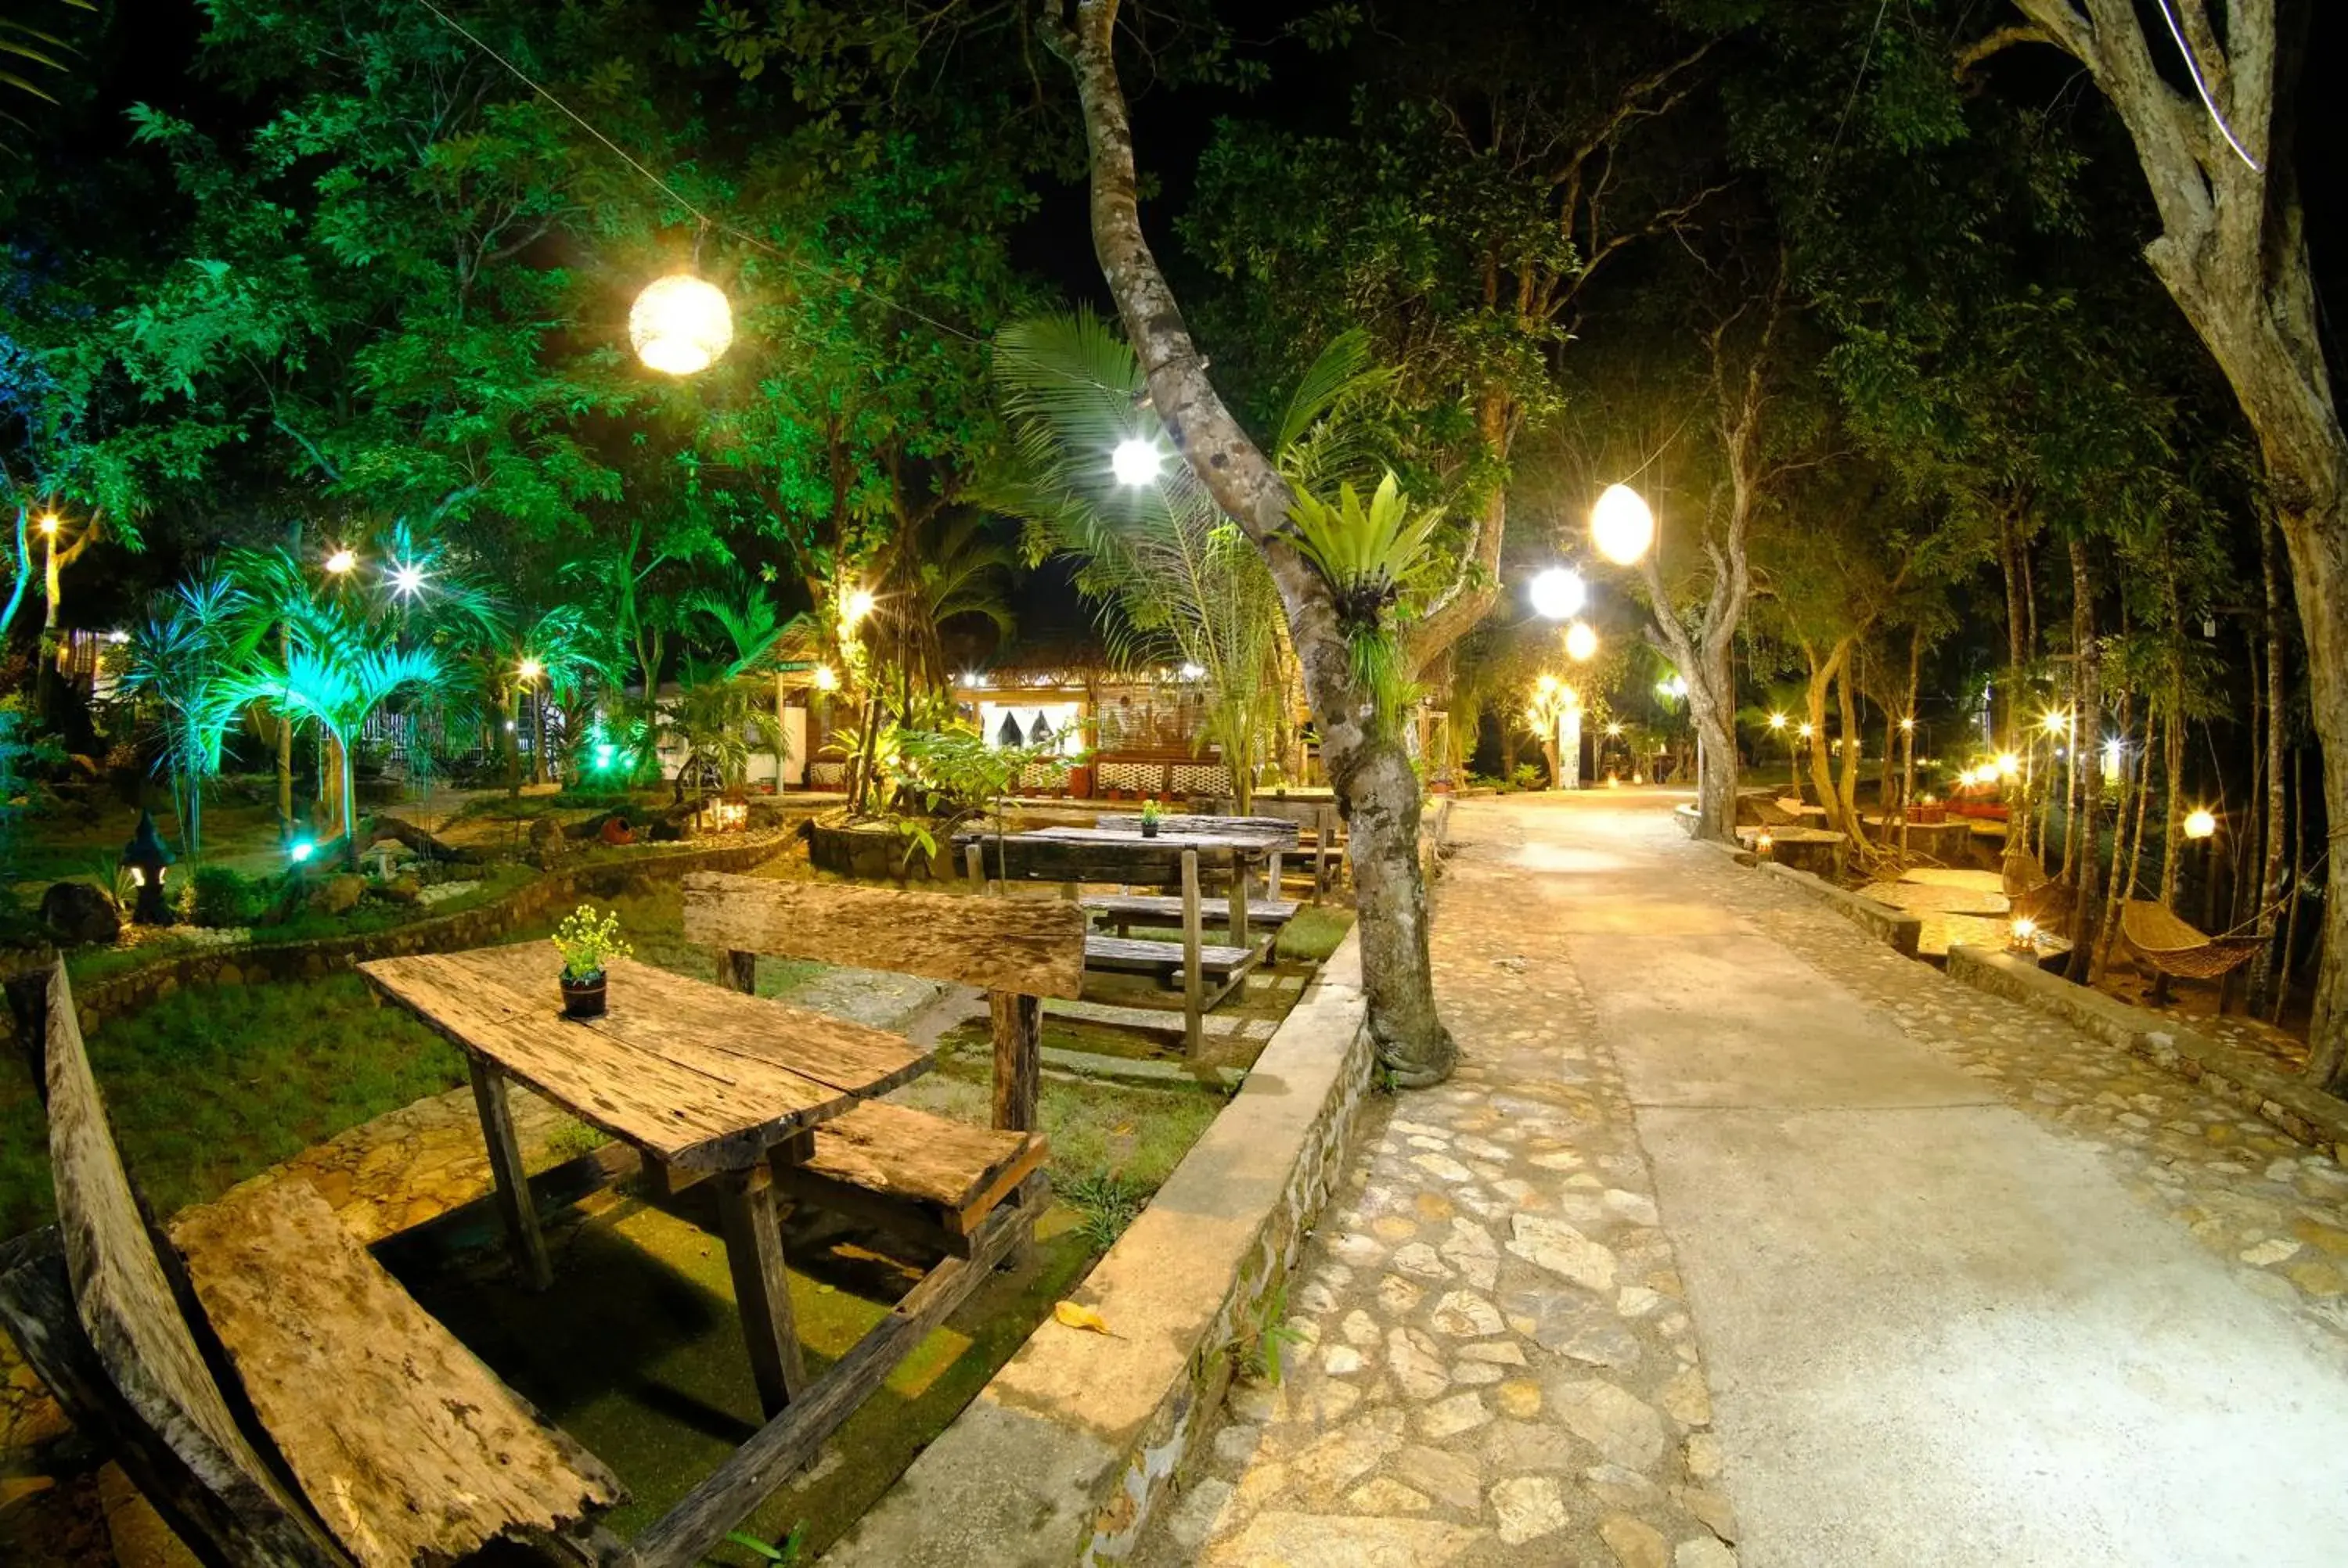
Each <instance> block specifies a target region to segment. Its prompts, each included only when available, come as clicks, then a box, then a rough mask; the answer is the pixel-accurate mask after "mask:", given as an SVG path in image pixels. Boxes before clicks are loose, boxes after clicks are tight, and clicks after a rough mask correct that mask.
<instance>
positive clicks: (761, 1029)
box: [359, 942, 934, 1416]
mask: <svg viewBox="0 0 2348 1568" xmlns="http://www.w3.org/2000/svg"><path fill="white" fill-rule="evenodd" d="M359 972H360V973H361V974H363V975H365V976H366V978H367V979H368V980H369V981H370V982H372V983H373V984H374V985H375V986H376V989H378V990H380V991H382V992H383V993H384V995H385V996H386V997H388V998H390V999H392V1000H394V1001H396V1002H397V1003H399V1004H400V1005H401V1006H402V1007H405V1008H406V1009H407V1010H408V1011H410V1012H412V1013H414V1014H415V1015H416V1016H417V1018H418V1019H420V1020H423V1022H424V1023H425V1024H426V1025H427V1026H428V1027H429V1028H431V1029H432V1030H434V1031H435V1032H437V1033H438V1034H439V1035H441V1036H442V1037H443V1038H444V1039H446V1040H448V1041H449V1042H450V1043H452V1044H454V1045H456V1046H457V1047H458V1049H460V1050H463V1051H464V1052H465V1058H466V1061H467V1064H468V1065H469V1068H470V1069H471V1072H472V1081H473V1099H474V1103H475V1105H476V1107H477V1108H478V1109H479V1112H480V1117H481V1132H482V1136H483V1137H484V1139H485V1140H486V1141H487V1143H488V1144H489V1165H490V1169H491V1171H492V1172H493V1173H494V1174H495V1176H496V1179H497V1199H498V1205H499V1211H500V1212H501V1214H503V1216H504V1219H505V1223H506V1227H507V1231H508V1233H509V1235H510V1239H511V1241H512V1244H513V1248H514V1255H515V1260H516V1262H517V1264H518V1265H519V1266H520V1268H521V1270H522V1273H523V1275H524V1276H525V1277H526V1278H527V1279H528V1280H529V1281H530V1284H531V1286H533V1287H535V1288H539V1289H544V1288H545V1287H546V1286H547V1285H548V1284H549V1283H550V1282H551V1270H550V1268H549V1266H548V1263H547V1256H546V1243H545V1240H544V1239H543V1237H542V1236H541V1235H540V1233H539V1226H538V1215H537V1213H536V1211H535V1209H534V1208H533V1207H532V1205H531V1203H530V1183H529V1180H528V1175H527V1173H526V1172H524V1171H523V1169H522V1165H521V1153H520V1144H519V1143H518V1141H517V1139H516V1138H515V1135H514V1124H513V1116H512V1112H511V1110H510V1107H509V1106H508V1103H507V1098H506V1085H507V1081H509V1080H511V1081H515V1082H519V1083H520V1084H522V1085H524V1086H525V1087H527V1088H529V1089H531V1090H533V1091H536V1092H538V1093H539V1094H541V1095H543V1096H544V1097H546V1098H547V1099H549V1100H551V1101H552V1102H555V1103H556V1104H558V1105H560V1106H561V1108H562V1109H563V1110H565V1111H567V1112H570V1113H571V1114H572V1115H573V1116H576V1117H578V1118H579V1119H580V1120H581V1121H582V1122H587V1123H588V1124H590V1125H591V1126H594V1127H598V1128H601V1129H602V1131H604V1132H608V1133H610V1134H611V1135H612V1136H613V1137H614V1138H618V1139H621V1140H623V1142H625V1143H630V1144H633V1146H634V1147H635V1148H636V1149H637V1150H638V1151H639V1152H640V1153H642V1154H643V1155H644V1158H645V1160H646V1161H647V1163H648V1164H653V1165H656V1166H657V1167H659V1168H663V1169H666V1170H673V1171H680V1172H687V1173H696V1174H704V1175H708V1176H711V1177H713V1178H714V1179H715V1184H716V1192H717V1207H718V1215H719V1220H720V1225H721V1227H722V1229H723V1231H724V1235H725V1240H726V1266H727V1267H728V1269H729V1271H730V1272H731V1273H732V1275H733V1278H734V1294H735V1297H736V1303H737V1305H738V1307H739V1308H740V1311H741V1317H742V1329H743V1334H744V1337H745V1338H746V1339H747V1342H748V1345H749V1352H750V1367H751V1371H752V1374H753V1376H754V1377H755V1378H756V1379H757V1385H758V1396H759V1399H760V1400H761V1402H762V1403H763V1404H764V1405H765V1407H766V1409H767V1414H768V1415H769V1416H772V1415H774V1414H775V1413H776V1412H778V1411H779V1410H780V1409H782V1408H783V1407H784V1406H785V1405H786V1404H788V1402H789V1401H790V1399H792V1397H793V1396H794V1395H795V1394H796V1393H797V1392H798V1389H799V1386H800V1384H801V1382H802V1381H803V1378H804V1372H803V1370H802V1363H801V1360H800V1356H799V1344H798V1330H797V1327H796V1326H795V1325H794V1323H793V1321H792V1317H791V1304H790V1291H789V1287H788V1281H787V1278H786V1276H785V1273H784V1265H783V1245H782V1232H781V1227H780V1225H779V1224H778V1219H777V1215H776V1210H775V1195H774V1185H773V1176H772V1172H771V1167H770V1165H769V1163H768V1162H769V1159H770V1157H773V1158H781V1159H784V1160H790V1159H792V1158H794V1157H797V1156H798V1155H799V1154H801V1153H804V1150H805V1147H806V1143H807V1140H806V1137H805V1136H804V1135H805V1134H806V1133H808V1132H809V1131H810V1130H811V1129H813V1128H814V1127H815V1126H817V1125H818V1124H819V1123H821V1122H827V1121H830V1120H832V1119H834V1118H836V1117H839V1116H840V1115H843V1114H845V1113H846V1112H849V1111H851V1110H853V1109H855V1108H856V1106H857V1105H858V1103H859V1102H861V1101H863V1100H865V1099H867V1098H870V1097H872V1096H876V1095H880V1094H884V1093H886V1092H887V1091H890V1090H891V1089H894V1088H896V1087H897V1086H898V1085H899V1084H901V1083H903V1082H905V1081H908V1080H910V1079H912V1078H914V1077H917V1076H919V1075H920V1074H921V1073H922V1072H925V1071H928V1070H929V1068H930V1067H931V1065H932V1062H933V1061H934V1057H933V1055H932V1053H931V1052H928V1051H924V1050H918V1049H916V1048H915V1047H913V1046H912V1045H911V1044H909V1043H908V1042H907V1041H906V1040H904V1039H903V1038H901V1036H898V1035H893V1034H889V1033H886V1032H884V1031H882V1030H876V1029H870V1028H867V1027H866V1026H864V1025H862V1024H858V1023H851V1022H850V1021H848V1020H845V1019H838V1018H833V1017H831V1016H829V1014H825V1013H819V1012H813V1011H810V1010H808V1009H805V1008H798V1007H792V1006H790V1005H789V1004H788V1003H785V1002H778V1001H772V1000H768V999H763V998H758V997H751V996H745V995H743V994H741V993H740V992H738V991H734V990H728V989H724V988H722V987H719V986H715V985H711V984H708V983H706V982H705V981H701V980H695V979H690V978H688V977H686V976H684V975H677V974H672V973H670V972H669V971H668V970H666V969H660V968H653V967H652V966H651V965H649V964H641V963H637V962H634V961H633V960H631V959H625V958H622V959H616V960H614V961H613V963H611V964H610V965H609V966H608V970H607V972H608V974H609V976H610V994H611V1007H610V1010H609V1011H607V1012H606V1013H604V1014H603V1015H602V1017H600V1018H592V1019H577V1020H574V1019H568V1018H565V1017H564V1016H563V1015H562V1009H561V1004H560V1001H559V999H558V995H557V991H556V988H555V979H554V977H555V966H554V964H553V961H552V958H551V952H550V950H549V949H548V948H547V946H546V944H545V943H543V942H523V943H519V944H515V945H513V946H510V947H500V948H477V949H475V950H473V951H470V952H463V953H437V954H426V955H422V956H419V957H416V958H383V959H377V960H376V961H375V962H372V963H366V964H361V965H360V966H359Z"/></svg>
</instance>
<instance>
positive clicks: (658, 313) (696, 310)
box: [628, 272, 734, 375]
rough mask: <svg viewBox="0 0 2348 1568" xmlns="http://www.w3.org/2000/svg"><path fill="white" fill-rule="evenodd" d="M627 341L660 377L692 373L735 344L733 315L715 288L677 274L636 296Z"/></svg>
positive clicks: (715, 360) (715, 286) (687, 274)
mask: <svg viewBox="0 0 2348 1568" xmlns="http://www.w3.org/2000/svg"><path fill="white" fill-rule="evenodd" d="M628 342H629V343H630V344H631V345H633V347H634V349H635V351H636V357H637V358H638V359H640V360H643V361H644V364H647V365H649V366H651V367H652V368H653V369H654V370H657V371H660V372H662V373H663V374H667V375H694V374H698V373H700V372H702V371H705V370H707V369H708V368H709V367H710V366H711V365H712V364H716V362H717V357H718V356H719V355H720V354H724V353H725V352H726V348H727V347H728V346H729V345H730V344H731V343H733V342H734V312H733V309H732V307H730V306H729V305H727V304H726V295H725V293H724V292H723V291H722V290H720V289H719V288H718V287H717V285H716V284H715V283H712V282H707V281H705V280H704V279H701V278H696V277H695V276H694V275H693V274H692V273H691V272H678V273H675V274H674V275H672V276H670V277H665V278H662V279H660V280H659V281H657V282H654V283H652V284H650V285H648V286H647V287H646V288H645V290H644V292H643V293H641V294H638V295H637V296H636V302H635V305H634V307H633V309H631V310H630V311H629V312H628Z"/></svg>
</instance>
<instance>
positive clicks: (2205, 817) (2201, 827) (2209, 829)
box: [2185, 806, 2218, 838]
mask: <svg viewBox="0 0 2348 1568" xmlns="http://www.w3.org/2000/svg"><path fill="white" fill-rule="evenodd" d="M2217 831H2218V819H2217V817H2216V816H2215V815H2212V814H2211V813H2210V812H2209V810H2208V809H2207V808H2206V807H2200V806H2197V807H2195V808H2194V809H2193V810H2191V811H2189V812H2188V813H2186V814H2185V836H2186V837H2188V838H2208V837H2209V835H2212V834H2214V833H2216V832H2217Z"/></svg>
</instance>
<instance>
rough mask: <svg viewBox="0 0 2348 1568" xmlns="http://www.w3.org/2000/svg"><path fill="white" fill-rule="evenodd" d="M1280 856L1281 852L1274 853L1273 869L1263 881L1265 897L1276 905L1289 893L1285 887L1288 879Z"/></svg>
mask: <svg viewBox="0 0 2348 1568" xmlns="http://www.w3.org/2000/svg"><path fill="white" fill-rule="evenodd" d="M1280 856H1281V852H1280V851H1279V850H1277V849H1275V850H1273V851H1272V869H1271V870H1270V871H1269V872H1268V873H1266V874H1265V876H1264V879H1263V881H1264V888H1263V896H1264V897H1267V898H1269V899H1271V900H1272V902H1273V903H1275V904H1277V903H1279V902H1280V900H1281V899H1282V897H1286V895H1287V891H1288V889H1287V888H1286V886H1284V884H1285V883H1286V882H1287V880H1288V877H1287V874H1286V873H1285V872H1284V871H1283V870H1282V866H1281V861H1280Z"/></svg>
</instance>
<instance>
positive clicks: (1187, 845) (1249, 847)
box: [1011, 827, 1296, 856]
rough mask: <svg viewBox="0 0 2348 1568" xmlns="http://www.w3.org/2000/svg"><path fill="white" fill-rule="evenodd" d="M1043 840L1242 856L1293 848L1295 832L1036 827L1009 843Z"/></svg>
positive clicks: (1218, 829)
mask: <svg viewBox="0 0 2348 1568" xmlns="http://www.w3.org/2000/svg"><path fill="white" fill-rule="evenodd" d="M1023 838H1025V839H1031V840H1033V839H1044V840H1046V841H1048V842H1053V843H1059V844H1106V845H1119V846H1124V845H1132V846H1134V847H1136V848H1139V847H1142V846H1144V845H1147V846H1149V847H1151V848H1153V849H1155V848H1157V847H1159V846H1161V845H1173V846H1174V847H1176V848H1178V849H1225V850H1230V851H1231V852H1232V853H1233V854H1236V855H1241V856H1262V855H1270V854H1272V852H1273V851H1275V850H1285V849H1293V848H1295V847H1296V835H1295V834H1294V833H1293V832H1289V833H1285V834H1282V833H1275V832H1271V831H1268V830H1262V829H1258V830H1252V831H1241V830H1236V829H1230V828H1217V829H1215V830H1213V831H1211V832H1191V831H1181V830H1178V831H1171V832H1167V833H1161V834H1160V835H1159V836H1157V837H1155V838H1145V837H1143V836H1142V834H1141V831H1140V829H1139V828H1138V827H1122V828H1120V827H1038V828H1032V829H1030V830H1029V831H1027V832H1025V833H1014V834H1013V835H1011V842H1013V843H1014V844H1016V843H1017V842H1019V841H1020V840H1021V839H1023Z"/></svg>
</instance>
